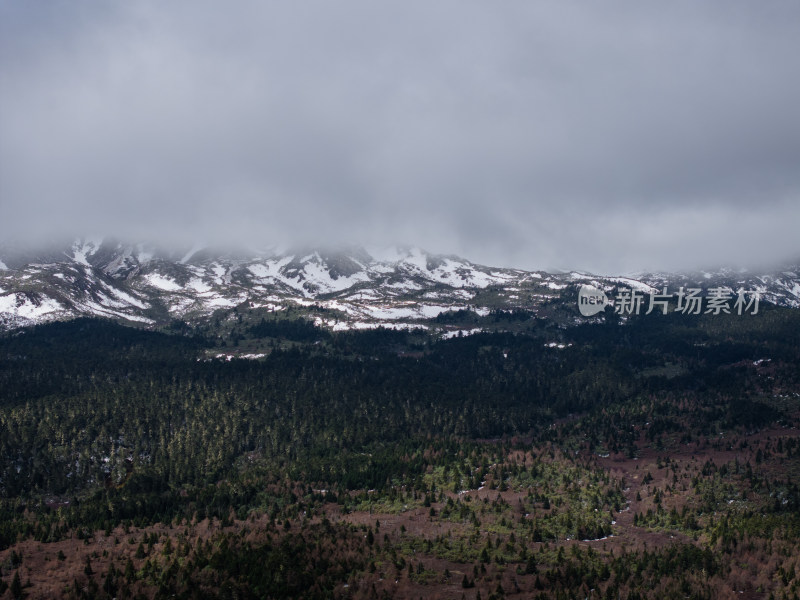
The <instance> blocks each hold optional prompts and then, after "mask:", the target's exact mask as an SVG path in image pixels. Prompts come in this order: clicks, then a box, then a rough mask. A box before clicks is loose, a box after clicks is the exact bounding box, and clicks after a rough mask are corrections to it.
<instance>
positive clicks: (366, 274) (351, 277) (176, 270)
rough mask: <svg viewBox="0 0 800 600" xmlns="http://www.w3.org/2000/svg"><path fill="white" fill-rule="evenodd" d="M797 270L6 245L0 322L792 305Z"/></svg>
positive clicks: (396, 323) (351, 251)
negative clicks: (635, 303) (756, 296)
mask: <svg viewBox="0 0 800 600" xmlns="http://www.w3.org/2000/svg"><path fill="white" fill-rule="evenodd" d="M799 272H800V268H798V267H789V268H785V269H783V270H780V271H777V272H772V273H767V274H760V273H759V274H756V273H749V272H746V271H732V270H721V271H718V272H714V273H698V274H664V273H655V274H641V275H636V276H633V277H600V276H594V275H590V274H584V273H578V272H570V273H555V274H554V273H545V272H540V271H535V272H530V271H523V270H519V269H504V268H490V267H485V266H482V265H477V264H474V263H472V262H470V261H468V260H465V259H462V258H458V257H455V256H439V255H433V254H430V253H427V252H425V251H424V250H421V249H418V248H408V247H395V248H384V249H364V248H360V247H344V248H336V249H319V248H307V249H303V248H297V249H291V250H266V251H253V250H230V249H215V248H203V247H197V246H195V247H192V248H186V249H182V250H180V251H168V250H164V249H163V248H158V247H155V246H149V245H146V244H125V243H122V242H119V241H116V240H113V239H100V238H97V239H78V240H75V241H73V242H71V243H69V244H64V245H62V246H54V247H50V248H44V249H41V248H39V249H19V248H9V247H0V326H1V327H3V328H5V329H10V328H15V327H20V326H25V325H30V324H35V323H41V322H47V321H53V320H60V319H69V318H74V317H78V316H102V317H109V318H113V319H117V320H121V321H127V322H133V323H139V324H144V325H148V326H155V325H162V324H165V323H169V322H170V321H172V320H174V319H181V320H185V321H189V322H192V321H198V320H200V321H202V320H204V319H208V318H209V317H210V316H211V315H213V314H214V313H215V311H218V310H230V309H232V308H234V307H238V306H241V307H246V308H248V309H251V310H261V311H264V312H275V311H281V310H285V309H287V308H289V307H305V308H306V309H307V312H308V313H309V315H311V316H313V317H314V318H315V320H316V321H317V322H318V323H319V324H322V325H325V326H328V327H331V328H334V329H348V328H368V327H376V326H378V325H385V326H390V327H428V326H430V322H429V320H430V319H432V318H434V317H436V316H437V315H439V314H441V313H443V312H447V311H454V310H461V309H470V310H471V311H474V312H475V313H477V314H478V315H486V314H488V313H489V312H490V311H492V310H509V309H524V310H526V311H529V312H532V313H538V314H540V316H543V317H546V316H551V315H552V309H553V307H558V306H561V307H562V308H563V307H566V306H567V303H568V302H573V303H574V294H575V290H576V289H577V287H579V286H580V285H582V284H589V285H593V286H595V287H598V288H602V289H604V290H606V291H608V292H611V291H613V290H615V289H618V288H620V287H626V288H632V289H636V290H638V291H641V292H644V293H646V292H649V291H656V290H658V291H660V290H662V289H663V288H664V287H668V288H669V289H670V290H672V291H676V290H677V288H678V286H680V285H683V286H693V285H694V286H698V287H702V288H703V289H709V288H712V287H724V288H726V289H729V290H731V291H732V292H735V290H737V289H739V288H744V289H746V290H753V291H758V292H759V293H760V294H761V296H762V299H763V300H764V301H767V302H770V303H773V304H776V305H780V306H790V307H797V306H800V276H798V273H799ZM571 308H572V309H574V304H573V305H572V306H571ZM572 312H573V313H575V312H576V311H574V310H572ZM567 314H569V313H567Z"/></svg>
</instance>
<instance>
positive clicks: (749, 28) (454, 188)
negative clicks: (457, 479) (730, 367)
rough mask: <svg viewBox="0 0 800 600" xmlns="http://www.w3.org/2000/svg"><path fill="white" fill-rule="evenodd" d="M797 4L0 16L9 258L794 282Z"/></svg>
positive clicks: (19, 12) (0, 183)
mask: <svg viewBox="0 0 800 600" xmlns="http://www.w3.org/2000/svg"><path fill="white" fill-rule="evenodd" d="M798 31H800V3H797V2H794V1H781V0H776V1H775V2H769V3H753V2H750V1H744V0H726V1H725V2H721V1H720V2H696V1H681V0H678V1H675V2H632V1H630V0H629V1H626V2H622V1H615V0H611V1H608V2H602V3H600V2H577V1H572V0H558V1H553V2H544V1H533V0H524V1H523V0H509V1H508V2H504V3H488V2H478V1H475V0H460V1H448V0H440V1H436V2H413V1H411V2H409V1H408V0H406V1H403V2H394V1H387V2H374V1H368V0H364V1H354V0H344V1H342V2H329V1H321V0H309V1H305V2H302V3H301V2H293V3H287V2H272V1H268V0H267V1H265V0H236V1H232V2H226V3H219V2H211V1H210V0H192V1H184V0H173V1H170V2H163V1H155V0H139V1H129V0H126V1H121V0H106V1H102V2H100V1H86V0H51V1H48V2H22V1H15V0H0V238H1V239H3V240H5V241H6V242H9V241H14V240H47V239H50V238H53V237H61V236H65V235H84V234H90V233H92V234H93V233H101V234H105V235H113V236H117V237H122V238H126V239H139V240H148V241H153V240H156V241H158V240H160V241H163V242H174V243H188V242H193V241H201V242H203V243H217V244H219V243H235V244H243V245H251V246H256V247H263V246H269V245H273V244H309V243H310V244H326V245H327V244H337V243H351V244H364V245H388V244H396V243H402V244H409V245H419V246H421V247H423V248H426V249H427V250H429V251H432V252H438V253H445V254H458V255H461V256H464V257H466V258H469V259H471V260H473V261H476V262H480V263H484V264H491V265H496V266H514V267H520V268H528V269H540V268H548V269H555V268H561V269H573V268H574V269H585V270H591V271H594V272H598V273H622V272H631V271H640V270H669V269H682V268H690V267H692V268H699V267H707V266H716V265H733V266H751V265H758V264H766V263H768V262H774V263H777V262H783V261H792V260H794V261H800V235H798V228H799V227H800V35H798V34H797V33H798Z"/></svg>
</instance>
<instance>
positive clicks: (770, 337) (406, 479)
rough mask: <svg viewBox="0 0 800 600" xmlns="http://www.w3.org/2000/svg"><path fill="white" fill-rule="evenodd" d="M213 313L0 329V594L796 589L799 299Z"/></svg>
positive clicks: (765, 594) (470, 595) (537, 594)
mask: <svg viewBox="0 0 800 600" xmlns="http://www.w3.org/2000/svg"><path fill="white" fill-rule="evenodd" d="M235 312H236V311H234V313H235ZM462 312H464V311H462ZM223 317H226V316H225V315H223ZM227 317H230V318H229V322H230V323H232V325H231V326H230V328H228V329H225V330H224V332H223V331H222V329H221V328H220V327H221V325H220V322H221V320H220V319H222V321H224V318H218V319H217V320H216V321H213V320H211V321H209V322H208V323H207V324H206V325H204V326H188V325H187V324H185V323H180V322H176V323H173V324H171V325H170V326H168V327H164V328H163V329H162V330H160V331H147V330H143V329H136V328H131V327H125V326H122V325H120V324H117V323H114V322H111V321H103V320H88V319H81V320H74V321H69V322H60V323H52V324H48V325H40V326H37V327H34V328H28V329H23V330H16V331H11V332H8V333H5V334H3V336H2V337H0V598H25V597H29V598H51V597H52V598H56V597H66V598H172V597H176V598H209V597H219V598H308V599H311V598H342V599H345V598H352V599H361V598H364V599H366V598H456V599H457V598H466V599H469V600H473V599H477V598H481V599H482V600H486V599H491V598H497V599H499V598H536V599H539V598H541V599H545V598H554V599H571V598H581V599H583V598H607V599H616V598H627V599H629V600H635V599H645V598H697V599H703V598H708V599H711V598H734V597H736V598H765V599H767V598H776V599H784V598H786V599H792V598H798V594H800V487H798V486H799V485H800V483H799V482H798V476H800V434H798V429H797V426H798V421H799V419H798V417H800V343H799V342H800V311H797V310H791V309H778V308H773V307H770V306H766V307H765V308H764V309H763V311H762V312H761V313H760V314H759V315H757V316H752V317H749V318H743V317H740V316H736V315H697V316H688V315H676V314H670V315H655V314H654V315H648V316H641V317H637V318H631V319H630V320H629V321H628V322H626V323H624V324H623V323H619V322H618V321H617V320H615V319H613V318H607V319H605V320H603V322H597V323H592V324H584V325H578V326H573V327H566V328H565V327H559V326H556V325H554V324H553V323H551V322H548V321H546V320H542V319H537V318H536V317H535V316H534V315H532V314H526V313H525V312H524V311H515V312H514V314H507V315H504V314H501V313H498V314H496V315H490V316H489V317H486V319H487V320H492V321H493V322H495V323H497V326H496V327H495V330H494V331H493V332H491V333H477V334H474V335H470V336H465V337H454V338H453V339H448V340H441V339H434V338H433V337H429V336H427V335H426V334H425V333H424V332H420V331H394V330H385V329H377V330H371V331H362V332H330V331H328V330H325V329H320V328H317V327H316V326H314V325H313V324H312V323H311V322H310V321H304V320H302V318H299V317H298V318H296V319H277V318H273V317H265V318H262V317H260V316H259V317H258V318H245V319H242V318H241V315H240V316H238V317H237V316H236V315H235V314H233V313H231V314H230V315H227ZM471 318H473V316H471V315H470V314H468V313H467V312H464V314H456V313H453V314H451V315H443V316H440V317H438V319H439V321H440V322H443V321H444V320H448V319H449V320H451V321H453V322H454V323H457V322H460V321H461V320H464V319H471ZM256 345H258V347H259V348H261V349H262V352H261V353H260V354H258V355H257V357H256V358H250V359H240V358H236V356H237V354H236V353H235V352H233V349H235V348H248V347H250V346H256ZM227 350H231V352H232V353H231V354H228V355H226V354H222V352H223V351H227ZM220 356H221V357H222V358H220ZM231 357H232V358H231Z"/></svg>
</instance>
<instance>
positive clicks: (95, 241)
mask: <svg viewBox="0 0 800 600" xmlns="http://www.w3.org/2000/svg"><path fill="white" fill-rule="evenodd" d="M102 243H103V238H102V237H99V236H96V237H90V238H85V239H83V240H76V241H75V242H74V243H73V244H72V260H74V261H75V262H76V263H79V264H81V265H84V266H87V267H91V266H92V265H91V264H89V259H88V258H87V257H88V256H89V255H90V254H93V253H95V252H97V250H99V248H100V245H101V244H102Z"/></svg>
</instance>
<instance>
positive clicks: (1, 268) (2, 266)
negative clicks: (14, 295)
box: [0, 260, 10, 271]
mask: <svg viewBox="0 0 800 600" xmlns="http://www.w3.org/2000/svg"><path fill="white" fill-rule="evenodd" d="M0 271H10V269H9V268H8V267H7V266H6V263H4V262H3V261H2V260H0Z"/></svg>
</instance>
